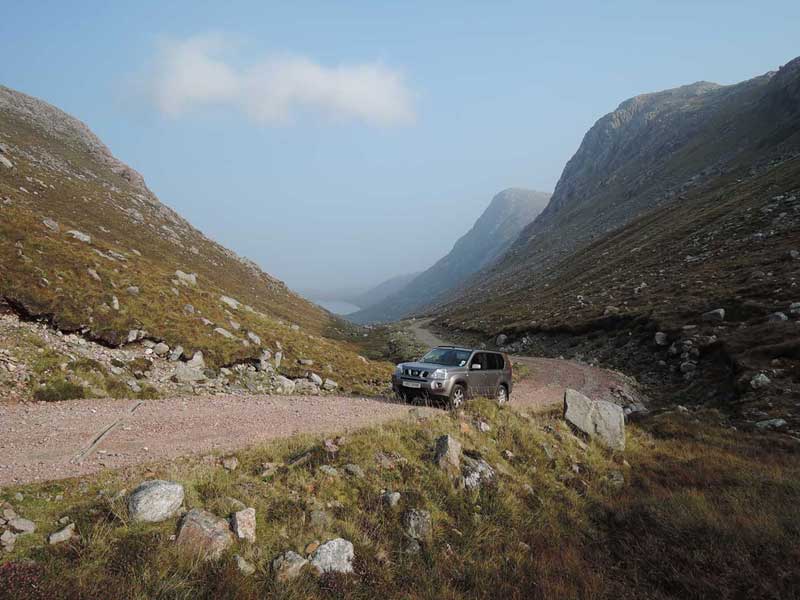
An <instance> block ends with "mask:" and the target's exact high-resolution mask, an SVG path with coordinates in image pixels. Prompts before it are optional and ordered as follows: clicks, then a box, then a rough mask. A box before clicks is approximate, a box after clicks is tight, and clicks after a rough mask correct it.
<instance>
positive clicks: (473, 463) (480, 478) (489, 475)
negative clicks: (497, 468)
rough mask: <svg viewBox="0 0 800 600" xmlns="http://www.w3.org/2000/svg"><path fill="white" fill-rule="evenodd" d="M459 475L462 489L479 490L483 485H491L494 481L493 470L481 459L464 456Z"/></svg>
mask: <svg viewBox="0 0 800 600" xmlns="http://www.w3.org/2000/svg"><path fill="white" fill-rule="evenodd" d="M462 461H463V466H462V468H461V474H462V476H463V478H464V479H463V481H464V487H465V488H466V489H468V490H477V489H480V488H481V487H482V486H483V485H485V484H489V483H492V482H493V481H494V479H495V472H494V469H493V468H492V467H491V465H489V463H487V462H486V461H485V460H483V459H482V458H472V457H471V456H464V457H463V458H462Z"/></svg>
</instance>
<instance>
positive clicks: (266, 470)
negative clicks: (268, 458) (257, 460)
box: [258, 462, 280, 479]
mask: <svg viewBox="0 0 800 600" xmlns="http://www.w3.org/2000/svg"><path fill="white" fill-rule="evenodd" d="M279 467H280V465H279V464H278V463H274V462H265V463H262V465H261V471H260V473H259V475H258V476H259V477H261V479H269V478H270V477H272V476H273V475H275V473H277V472H278V468H279Z"/></svg>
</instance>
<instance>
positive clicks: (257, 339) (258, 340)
mask: <svg viewBox="0 0 800 600" xmlns="http://www.w3.org/2000/svg"><path fill="white" fill-rule="evenodd" d="M247 337H248V338H249V339H250V341H251V342H253V343H254V344H255V345H256V346H260V345H261V337H260V336H259V335H258V334H256V333H253V332H252V331H248V332H247Z"/></svg>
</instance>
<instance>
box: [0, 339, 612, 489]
mask: <svg viewBox="0 0 800 600" xmlns="http://www.w3.org/2000/svg"><path fill="white" fill-rule="evenodd" d="M423 325H424V324H420V326H419V327H420V330H421V331H427V330H424V327H423ZM427 333H428V334H430V332H427ZM433 339H435V336H433V335H432V334H430V336H429V337H427V338H426V343H427V342H428V341H433ZM438 343H441V341H440V340H437V342H436V343H431V344H429V345H437V344H438ZM515 361H519V362H524V363H525V364H526V365H527V366H528V368H529V369H530V375H529V376H528V377H527V378H526V379H525V380H524V381H521V382H519V383H518V384H517V385H516V386H515V388H514V392H513V394H512V396H511V404H510V406H511V407H512V408H516V409H519V410H532V411H538V410H543V409H549V408H552V407H553V406H556V405H560V403H561V402H562V399H563V397H564V389H565V388H567V387H570V388H574V389H577V390H581V391H583V392H584V393H586V394H587V395H590V396H591V397H593V398H607V399H611V396H612V390H613V389H614V388H620V387H621V388H625V387H626V384H625V382H624V380H623V378H622V377H620V376H619V375H617V374H615V373H612V372H610V371H605V370H603V369H596V368H593V367H589V366H586V365H583V364H579V363H573V362H570V361H564V360H553V359H543V358H515ZM409 409H410V407H409V406H407V405H403V404H397V403H394V402H390V401H387V400H381V399H365V398H351V397H342V396H316V397H314V396H232V395H219V396H194V397H187V398H169V399H163V400H147V401H144V402H133V401H124V400H113V399H100V400H73V401H67V402H55V403H32V404H0V487H2V486H6V485H12V484H22V483H29V482H35V481H46V480H53V479H61V478H65V477H74V476H78V475H85V474H89V473H95V472H98V471H101V470H103V469H105V468H120V467H125V466H130V465H135V464H140V463H147V462H152V461H162V460H169V459H174V458H177V457H179V456H185V455H189V454H195V453H208V452H224V451H230V450H235V449H237V448H243V447H247V446H251V445H254V444H258V443H263V442H265V441H268V440H271V439H276V438H284V437H289V436H291V435H294V434H297V433H308V434H314V435H321V434H327V433H334V432H344V431H347V430H352V429H356V428H359V427H365V426H368V425H375V424H379V423H383V422H386V421H389V420H392V419H398V418H403V417H404V416H406V415H408V411H409ZM420 410H422V411H424V412H426V413H429V414H435V413H436V412H438V410H437V409H432V408H421V409H420Z"/></svg>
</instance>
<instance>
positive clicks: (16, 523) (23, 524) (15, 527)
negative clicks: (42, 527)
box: [8, 517, 36, 536]
mask: <svg viewBox="0 0 800 600" xmlns="http://www.w3.org/2000/svg"><path fill="white" fill-rule="evenodd" d="M8 526H9V527H10V528H11V530H12V531H14V532H16V534H17V536H20V535H27V534H29V533H33V532H34V531H36V523H34V522H33V521H31V520H30V519H23V518H22V517H16V518H15V519H9V521H8Z"/></svg>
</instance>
